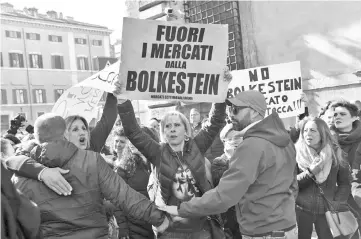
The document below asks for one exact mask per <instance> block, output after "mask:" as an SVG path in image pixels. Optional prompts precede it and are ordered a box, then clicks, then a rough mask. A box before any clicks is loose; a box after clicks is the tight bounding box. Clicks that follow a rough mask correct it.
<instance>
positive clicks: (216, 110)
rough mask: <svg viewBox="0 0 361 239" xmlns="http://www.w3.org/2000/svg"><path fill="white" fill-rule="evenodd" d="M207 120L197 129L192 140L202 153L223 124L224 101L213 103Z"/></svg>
mask: <svg viewBox="0 0 361 239" xmlns="http://www.w3.org/2000/svg"><path fill="white" fill-rule="evenodd" d="M209 117H210V118H209V121H208V122H207V123H206V125H205V126H204V127H202V129H201V130H200V131H199V133H198V134H197V136H196V137H194V141H195V142H196V144H197V146H198V148H199V150H200V152H201V154H202V155H204V154H205V153H206V151H207V150H208V148H209V147H211V145H212V143H213V141H214V139H215V138H216V136H217V134H218V132H219V131H220V130H221V129H222V127H223V126H224V125H225V119H226V103H215V104H213V105H212V108H211V111H210V112H209Z"/></svg>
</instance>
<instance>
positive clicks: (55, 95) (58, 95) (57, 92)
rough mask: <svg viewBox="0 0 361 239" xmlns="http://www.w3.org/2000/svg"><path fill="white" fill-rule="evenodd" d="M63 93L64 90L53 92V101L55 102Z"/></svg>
mask: <svg viewBox="0 0 361 239" xmlns="http://www.w3.org/2000/svg"><path fill="white" fill-rule="evenodd" d="M63 93H64V89H56V90H54V101H55V102H57V101H58V99H59V98H60V96H61V95H62V94H63Z"/></svg>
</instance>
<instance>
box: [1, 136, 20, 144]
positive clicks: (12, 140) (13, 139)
mask: <svg viewBox="0 0 361 239" xmlns="http://www.w3.org/2000/svg"><path fill="white" fill-rule="evenodd" d="M3 138H4V139H7V140H9V141H10V144H11V146H13V147H16V145H18V144H21V141H20V139H18V138H17V137H16V136H15V135H12V134H6V135H4V136H3Z"/></svg>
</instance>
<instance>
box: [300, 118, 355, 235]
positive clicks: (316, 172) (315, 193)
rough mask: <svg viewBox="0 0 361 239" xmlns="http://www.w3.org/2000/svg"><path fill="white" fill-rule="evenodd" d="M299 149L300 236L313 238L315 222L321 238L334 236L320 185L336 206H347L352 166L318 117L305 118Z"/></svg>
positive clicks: (346, 208)
mask: <svg viewBox="0 0 361 239" xmlns="http://www.w3.org/2000/svg"><path fill="white" fill-rule="evenodd" d="M296 150H297V156H296V160H297V166H298V175H297V181H298V185H299V193H298V197H297V200H296V215H297V223H298V228H299V231H298V233H299V239H311V236H312V231H313V225H314V226H315V229H316V233H317V236H318V238H319V239H329V238H333V236H332V234H331V231H330V228H329V226H328V224H327V221H326V216H325V213H326V210H327V204H326V202H325V201H324V199H323V198H322V196H321V193H320V189H319V187H321V189H322V191H323V193H324V195H325V197H326V198H327V199H328V200H329V201H330V202H331V203H332V206H333V207H334V209H335V210H348V205H347V199H348V197H349V195H350V193H351V171H350V166H349V164H348V162H347V161H346V160H344V158H343V151H342V150H341V148H340V146H339V145H338V143H337V139H335V137H334V136H332V134H331V131H330V130H329V128H328V126H327V124H326V123H325V122H324V121H323V120H322V119H319V118H314V117H310V118H306V119H305V120H304V122H303V124H302V126H301V134H300V138H299V140H298V142H297V144H296ZM350 236H351V235H350ZM343 238H349V237H343Z"/></svg>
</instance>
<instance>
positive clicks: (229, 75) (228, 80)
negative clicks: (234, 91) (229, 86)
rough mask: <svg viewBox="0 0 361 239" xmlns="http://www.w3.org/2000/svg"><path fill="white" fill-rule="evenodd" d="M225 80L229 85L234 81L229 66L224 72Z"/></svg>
mask: <svg viewBox="0 0 361 239" xmlns="http://www.w3.org/2000/svg"><path fill="white" fill-rule="evenodd" d="M223 79H224V81H227V82H228V83H230V82H231V81H232V74H231V72H230V71H229V69H228V67H227V66H226V67H225V68H224V70H223Z"/></svg>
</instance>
